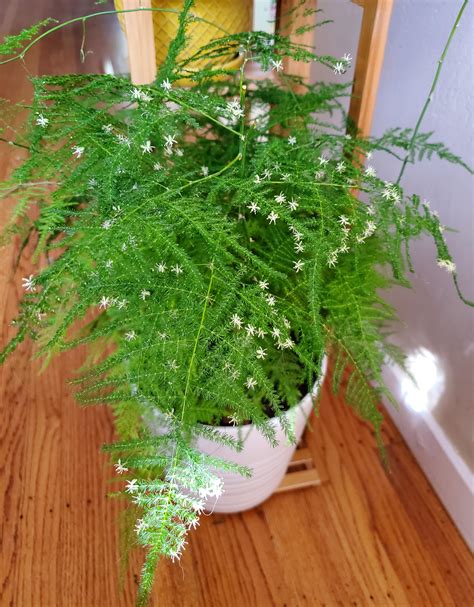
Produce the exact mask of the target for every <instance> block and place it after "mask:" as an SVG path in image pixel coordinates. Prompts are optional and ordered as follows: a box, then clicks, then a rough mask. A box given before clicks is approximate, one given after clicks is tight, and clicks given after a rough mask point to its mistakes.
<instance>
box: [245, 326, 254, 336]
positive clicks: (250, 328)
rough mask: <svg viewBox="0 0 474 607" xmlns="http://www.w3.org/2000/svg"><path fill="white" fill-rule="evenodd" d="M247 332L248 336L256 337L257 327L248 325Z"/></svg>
mask: <svg viewBox="0 0 474 607" xmlns="http://www.w3.org/2000/svg"><path fill="white" fill-rule="evenodd" d="M245 330H246V331H247V335H248V336H249V337H250V336H254V335H255V327H254V326H253V325H247V326H246V327H245Z"/></svg>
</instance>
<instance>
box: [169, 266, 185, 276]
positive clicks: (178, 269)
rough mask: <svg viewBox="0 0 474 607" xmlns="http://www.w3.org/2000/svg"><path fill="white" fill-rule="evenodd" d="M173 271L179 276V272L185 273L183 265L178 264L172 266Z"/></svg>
mask: <svg viewBox="0 0 474 607" xmlns="http://www.w3.org/2000/svg"><path fill="white" fill-rule="evenodd" d="M171 271H172V272H174V273H175V274H176V276H178V274H182V273H183V268H182V267H181V266H179V265H178V264H176V265H175V266H173V267H172V268H171Z"/></svg>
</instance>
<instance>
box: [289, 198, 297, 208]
mask: <svg viewBox="0 0 474 607" xmlns="http://www.w3.org/2000/svg"><path fill="white" fill-rule="evenodd" d="M288 206H289V207H290V209H291V210H292V211H296V209H297V208H298V203H297V202H296V200H294V199H291V200H290V201H289V202H288Z"/></svg>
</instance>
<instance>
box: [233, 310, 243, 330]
mask: <svg viewBox="0 0 474 607" xmlns="http://www.w3.org/2000/svg"><path fill="white" fill-rule="evenodd" d="M230 322H231V323H232V324H233V325H234V327H236V328H237V329H241V328H242V324H243V323H242V319H241V318H240V316H239V315H238V314H232V318H231V319H230Z"/></svg>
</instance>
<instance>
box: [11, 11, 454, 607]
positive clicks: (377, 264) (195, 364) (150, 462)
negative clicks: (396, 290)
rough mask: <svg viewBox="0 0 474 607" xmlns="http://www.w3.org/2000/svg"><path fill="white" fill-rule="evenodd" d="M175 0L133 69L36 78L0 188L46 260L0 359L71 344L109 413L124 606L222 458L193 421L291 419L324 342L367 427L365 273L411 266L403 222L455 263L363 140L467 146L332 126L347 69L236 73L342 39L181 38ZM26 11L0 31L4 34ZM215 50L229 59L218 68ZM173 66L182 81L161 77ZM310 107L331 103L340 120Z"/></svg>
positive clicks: (375, 295)
mask: <svg viewBox="0 0 474 607" xmlns="http://www.w3.org/2000/svg"><path fill="white" fill-rule="evenodd" d="M191 6H192V2H191V1H188V2H186V5H185V10H184V11H183V13H182V15H181V18H180V28H179V30H178V34H177V37H176V40H175V41H174V42H173V43H172V45H171V46H170V51H169V54H168V58H167V61H166V62H165V64H164V65H163V67H162V69H161V71H160V74H159V77H158V79H157V82H156V83H155V84H153V85H149V86H133V85H131V84H130V82H129V81H128V80H127V79H126V78H122V77H116V76H108V75H77V74H71V75H65V76H42V77H39V78H34V79H33V85H34V100H33V106H32V108H31V113H30V116H29V119H28V121H27V123H26V124H25V129H24V131H23V132H22V133H19V134H18V137H17V140H16V142H15V143H16V144H17V145H21V146H23V147H27V149H28V150H29V153H28V156H27V158H26V159H25V160H24V162H23V163H22V164H21V165H20V166H19V167H18V168H17V169H16V170H15V172H14V173H13V175H12V176H11V178H10V180H9V181H8V182H7V183H5V184H2V186H0V187H1V191H0V192H1V193H2V195H4V196H7V195H9V196H14V197H16V199H17V203H18V204H17V207H16V209H15V210H14V211H13V215H12V217H11V220H10V222H9V223H8V224H7V227H6V229H5V231H4V238H10V237H12V236H16V235H20V237H21V238H22V240H23V243H24V245H25V246H26V244H27V243H28V241H29V240H31V239H32V240H33V241H34V243H35V249H36V258H38V255H39V254H40V253H43V254H45V255H46V258H47V259H48V260H49V263H48V264H47V265H44V266H42V267H40V268H39V270H38V272H37V274H36V275H35V276H32V277H30V278H28V279H25V281H24V282H25V288H26V293H25V296H24V298H23V302H22V305H21V310H20V313H19V315H18V318H17V319H16V320H15V324H16V325H17V327H18V332H17V335H16V336H15V337H14V338H13V340H12V342H11V343H10V344H7V346H6V347H5V350H4V352H3V354H2V355H1V359H0V360H3V359H4V358H5V356H6V355H7V354H9V353H10V352H11V351H12V350H13V349H14V348H15V347H16V345H17V344H18V343H20V342H21V341H22V340H23V339H24V338H25V337H27V336H29V337H31V338H32V339H34V340H35V341H36V342H37V346H38V348H37V352H38V355H40V356H44V357H45V358H46V360H48V359H49V358H50V357H51V356H52V355H54V354H56V353H59V352H62V351H64V350H67V349H70V348H76V347H78V346H79V345H83V344H87V346H88V351H89V358H88V361H87V362H86V364H85V365H84V367H83V368H82V369H81V370H80V371H79V374H78V377H77V378H75V379H74V381H73V384H74V385H76V386H78V390H79V391H78V393H77V397H78V400H79V402H80V403H82V404H83V405H89V404H96V403H107V404H109V405H110V406H111V407H112V408H113V411H114V415H115V419H116V427H117V431H118V433H119V436H120V441H119V442H118V443H116V444H114V445H109V446H107V447H106V449H107V450H108V451H110V453H111V454H112V457H113V461H115V462H117V463H116V466H117V470H118V472H120V473H125V478H126V479H127V480H128V484H127V487H126V490H125V491H126V493H127V495H128V496H129V497H130V499H131V500H132V502H133V508H134V509H135V510H136V511H137V512H138V513H139V517H140V518H139V520H138V521H137V525H136V532H137V534H136V537H137V541H138V543H139V544H141V545H143V546H147V547H148V548H149V552H148V556H147V559H146V562H145V565H144V568H143V575H142V584H141V588H140V596H139V600H140V602H141V603H143V604H145V602H146V600H147V597H148V594H149V591H150V589H151V586H152V582H153V573H154V569H155V565H156V562H157V560H158V559H159V557H160V556H161V555H164V556H168V557H171V558H173V559H174V558H179V555H180V553H181V551H182V549H183V546H184V544H185V536H186V533H187V531H188V530H189V529H190V528H193V527H195V526H196V525H197V524H198V515H199V513H200V512H202V510H203V508H204V507H205V500H206V499H207V498H208V497H213V496H214V497H216V496H218V495H219V493H220V491H221V483H220V480H219V478H218V476H217V475H216V472H215V469H216V468H220V469H234V467H233V466H232V465H231V464H229V463H226V462H222V461H217V460H215V459H213V458H210V457H208V456H204V455H203V454H202V453H200V452H199V451H197V450H196V448H195V444H196V440H197V438H198V437H199V436H204V437H205V438H209V439H212V440H216V441H220V442H221V443H223V444H225V445H227V446H229V445H230V446H233V447H234V448H235V449H239V448H240V447H241V445H240V444H239V443H238V442H237V443H236V442H235V441H233V440H232V439H231V438H230V437H225V436H222V435H219V434H218V433H217V432H216V431H215V430H214V428H213V427H212V426H215V425H218V424H220V423H221V422H223V421H225V420H228V419H229V418H231V419H233V420H234V421H235V422H236V423H238V424H242V423H245V422H252V423H254V424H255V425H256V426H257V427H258V428H259V430H260V431H261V432H262V433H263V434H264V435H265V436H266V437H267V438H268V440H269V441H270V442H271V441H273V440H274V430H273V428H272V425H271V423H270V422H269V420H270V418H272V417H275V416H276V417H279V418H280V419H281V421H282V423H283V424H284V427H285V430H286V432H287V434H288V436H289V437H291V436H292V428H291V427H290V426H289V425H288V422H285V420H286V417H284V416H283V415H282V414H283V413H284V411H285V410H286V409H287V408H288V407H289V406H293V405H295V404H296V403H297V402H298V400H299V399H300V398H301V396H302V394H303V393H304V392H306V391H308V390H309V389H311V387H312V385H313V383H314V381H315V379H316V378H317V377H318V374H319V372H320V366H321V361H322V358H323V355H324V352H325V351H329V350H331V351H332V352H334V359H335V369H334V374H333V382H334V389H335V390H336V391H337V390H338V389H339V388H340V387H341V386H344V390H345V396H346V400H347V402H348V404H349V405H351V406H352V407H354V409H355V410H356V411H357V412H358V413H359V414H360V415H361V416H362V417H363V418H364V419H366V420H369V421H370V422H371V423H372V424H373V426H374V429H375V432H376V434H377V436H379V434H380V424H381V415H380V413H379V411H378V409H377V404H378V402H379V399H380V396H381V395H382V394H385V395H388V392H387V389H386V387H385V386H384V383H383V379H382V374H381V370H382V365H383V364H384V363H385V362H386V361H387V360H389V359H390V360H393V361H394V362H396V363H397V364H401V365H403V356H402V354H401V353H400V352H398V351H397V350H396V348H394V347H393V345H391V344H390V342H389V341H388V339H387V331H388V329H389V327H390V324H391V323H392V322H393V321H395V320H396V315H395V313H394V310H393V309H392V308H391V307H390V306H389V305H388V304H387V303H386V302H385V301H384V299H383V298H382V296H381V294H380V291H381V290H384V289H387V288H389V287H391V286H392V285H394V284H398V285H408V284H409V281H408V277H407V276H408V273H409V270H410V269H411V261H410V258H409V243H410V242H411V240H412V239H414V238H416V237H419V236H420V235H422V234H431V236H432V237H433V239H434V242H435V244H436V246H437V250H438V263H439V264H440V265H441V266H442V267H445V268H446V269H448V270H450V271H453V270H454V269H455V268H454V264H452V261H451V258H450V256H449V252H448V250H447V247H446V244H445V241H444V238H443V233H442V229H443V226H441V225H440V222H439V219H438V217H437V215H436V214H435V213H432V212H431V210H430V209H429V207H428V205H427V204H420V199H419V198H418V197H417V196H409V195H406V194H405V193H404V192H403V190H402V188H401V187H400V186H398V185H392V184H388V183H385V182H384V181H382V180H381V179H380V178H379V177H377V175H376V174H375V172H374V171H373V170H372V169H371V168H370V167H367V168H366V167H365V166H364V163H365V159H366V157H367V156H368V155H369V154H370V153H371V152H372V151H380V150H382V151H386V152H388V153H391V154H396V155H397V154H398V153H399V152H400V150H401V151H402V152H405V153H406V152H410V160H411V161H414V160H415V159H416V158H423V156H424V155H427V156H428V157H430V156H431V154H437V155H438V156H439V157H441V158H443V159H445V160H447V161H450V162H455V163H458V164H462V165H463V166H465V165H464V164H463V163H462V161H461V160H460V159H459V158H457V157H456V156H455V155H454V154H452V153H451V152H449V150H447V149H446V148H445V147H444V146H443V145H441V144H437V143H436V144H434V143H432V142H431V140H430V137H429V135H422V134H418V135H417V137H416V138H415V141H414V145H413V146H412V145H411V143H410V142H411V137H412V132H411V131H408V130H400V129H393V130H391V131H389V132H388V133H386V134H385V135H383V136H382V137H380V138H378V139H359V138H357V136H349V135H346V124H345V117H344V114H343V112H342V101H343V99H344V97H346V96H347V95H348V94H349V92H348V88H347V86H346V85H342V84H326V83H317V84H314V85H306V86H304V92H300V93H295V92H294V91H293V90H292V84H293V82H294V80H295V79H293V78H291V76H287V75H282V83H281V84H275V83H274V82H272V81H271V80H263V81H255V82H253V81H251V80H250V79H249V78H247V76H246V75H245V72H244V68H245V64H246V62H247V61H248V60H249V59H250V58H251V59H252V60H253V61H256V62H258V63H260V65H261V66H262V68H263V69H267V70H268V69H276V70H279V69H280V66H281V60H282V59H283V57H285V56H286V57H292V58H294V59H298V60H301V61H318V62H320V63H322V64H324V65H326V66H328V67H329V68H334V67H335V66H337V65H338V64H339V65H342V66H344V65H345V66H346V67H347V65H348V60H347V59H341V60H338V59H335V58H333V57H327V56H325V57H319V56H315V55H313V54H312V53H311V52H310V50H308V49H307V48H305V47H301V46H298V45H297V44H295V43H293V42H291V41H290V40H289V39H287V38H286V37H285V36H282V35H276V36H270V35H268V34H265V33H262V32H249V33H244V34H238V35H234V36H225V37H224V38H220V39H218V40H214V41H212V42H211V43H210V44H208V45H207V46H205V47H203V48H202V49H200V50H199V51H198V52H197V53H196V54H195V55H194V56H193V57H192V58H190V59H186V58H183V57H182V53H181V51H182V49H183V48H184V47H185V45H186V27H187V24H188V22H189V19H190V18H192V17H191V16H190V14H189V9H190V7H191ZM33 30H34V28H30V30H28V32H27V33H25V32H23V33H22V34H20V35H19V36H17V37H11V38H9V39H7V40H6V41H5V42H4V44H3V46H2V47H1V50H2V51H3V53H12V52H13V51H15V50H16V49H17V48H18V46H19V44H20V43H24V42H25V41H26V40H29V39H31V37H32V36H34V35H36V34H37V32H38V28H37V29H35V30H34V31H33ZM20 38H21V39H20ZM233 52H240V53H242V55H243V59H244V63H243V66H242V69H241V70H237V72H229V71H227V72H225V71H223V70H220V69H219V68H218V67H216V63H215V59H216V58H218V57H219V56H227V55H229V54H230V53H233ZM203 58H206V59H208V62H207V63H206V67H205V68H204V69H200V70H199V69H196V68H195V66H194V64H195V62H196V61H197V60H199V61H201V60H202V59H203ZM216 75H220V76H222V75H226V76H227V79H225V80H215V79H213V77H215V76H216ZM182 78H191V79H192V81H193V85H192V86H191V87H188V88H179V87H177V86H172V85H173V83H174V82H176V81H179V80H180V79H182ZM341 112H342V113H341ZM328 114H335V115H342V117H343V119H342V120H341V123H340V125H339V126H334V124H330V123H329V122H328V119H327V116H328ZM361 159H362V161H363V162H362V161H361ZM355 190H357V191H358V192H359V193H361V194H362V196H361V197H360V198H359V197H358V196H357V195H356V193H355ZM33 205H35V206H36V207H37V209H38V212H37V213H36V214H35V215H34V216H32V214H31V213H29V210H30V209H31V207H32V206H33ZM388 396H389V395H388ZM153 420H154V421H153ZM157 420H158V421H157ZM118 458H120V459H118ZM239 471H240V472H241V473H244V474H247V473H248V472H249V471H247V470H239Z"/></svg>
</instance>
